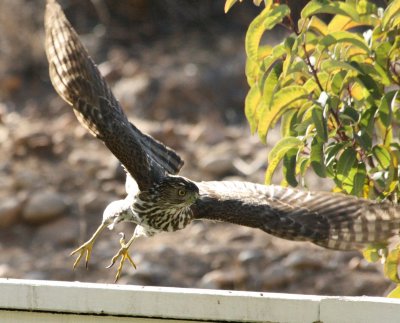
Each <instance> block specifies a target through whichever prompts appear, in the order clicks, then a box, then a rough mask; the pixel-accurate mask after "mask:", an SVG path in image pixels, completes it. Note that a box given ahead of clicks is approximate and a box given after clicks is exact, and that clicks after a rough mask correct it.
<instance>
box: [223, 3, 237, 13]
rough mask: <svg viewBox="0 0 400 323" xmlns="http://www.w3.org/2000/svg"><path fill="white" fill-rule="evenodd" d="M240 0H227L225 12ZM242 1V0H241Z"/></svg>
mask: <svg viewBox="0 0 400 323" xmlns="http://www.w3.org/2000/svg"><path fill="white" fill-rule="evenodd" d="M237 1H238V0H226V1H225V7H224V11H225V13H227V12H228V11H229V9H230V8H232V6H233V5H234V4H235V3H236V2H237ZM240 1H241V0H240Z"/></svg>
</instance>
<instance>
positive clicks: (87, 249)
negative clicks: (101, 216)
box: [70, 222, 106, 269]
mask: <svg viewBox="0 0 400 323" xmlns="http://www.w3.org/2000/svg"><path fill="white" fill-rule="evenodd" d="M105 227H106V224H105V223H104V222H103V223H102V224H100V225H99V227H98V228H97V230H96V232H95V233H93V235H92V237H91V238H90V239H89V240H88V241H86V242H85V243H84V244H83V245H81V246H80V247H78V248H77V249H75V250H74V251H72V252H71V253H70V256H73V255H75V254H77V253H78V252H79V255H78V258H76V260H75V262H74V265H73V269H75V268H76V266H78V264H79V262H80V261H81V259H82V257H83V255H84V254H85V253H86V257H85V267H86V269H87V268H88V263H89V259H90V255H91V254H92V249H93V244H94V242H95V240H96V238H97V237H98V235H99V234H100V232H101V231H103V229H104V228H105Z"/></svg>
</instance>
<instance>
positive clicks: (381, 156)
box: [372, 145, 392, 170]
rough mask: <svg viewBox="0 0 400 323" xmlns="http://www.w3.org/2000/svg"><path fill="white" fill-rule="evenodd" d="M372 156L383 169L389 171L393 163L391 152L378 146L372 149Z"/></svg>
mask: <svg viewBox="0 0 400 323" xmlns="http://www.w3.org/2000/svg"><path fill="white" fill-rule="evenodd" d="M372 154H373V155H374V157H375V158H376V160H377V161H378V163H379V165H380V166H381V168H382V169H385V170H386V169H388V168H389V166H390V164H391V162H392V155H391V154H390V151H389V150H388V149H387V148H386V147H385V146H383V145H376V146H374V147H373V148H372Z"/></svg>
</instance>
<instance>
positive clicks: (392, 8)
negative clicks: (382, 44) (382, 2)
mask: <svg viewBox="0 0 400 323" xmlns="http://www.w3.org/2000/svg"><path fill="white" fill-rule="evenodd" d="M399 11H400V1H399V0H394V1H392V2H391V3H390V4H389V5H388V6H387V8H386V10H385V12H384V13H383V18H382V29H383V30H386V28H387V26H388V24H389V22H390V20H391V19H392V18H393V17H394V16H395V15H396V14H397V13H398V12H399Z"/></svg>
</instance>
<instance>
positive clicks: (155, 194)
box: [141, 175, 200, 207]
mask: <svg viewBox="0 0 400 323" xmlns="http://www.w3.org/2000/svg"><path fill="white" fill-rule="evenodd" d="M143 193H144V194H145V195H146V199H148V198H149V199H150V200H157V201H158V202H161V203H163V204H164V203H165V204H169V205H174V206H180V207H186V206H190V205H192V204H193V203H194V202H195V201H196V200H197V198H198V197H199V196H200V193H199V188H198V187H197V185H196V184H195V183H193V182H192V181H190V180H188V179H187V178H184V177H181V176H173V175H170V176H167V177H165V178H163V179H162V181H161V182H160V183H157V184H155V185H154V186H153V187H152V188H151V189H150V190H149V192H148V194H146V192H143ZM143 197H144V196H143V195H141V198H143Z"/></svg>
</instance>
